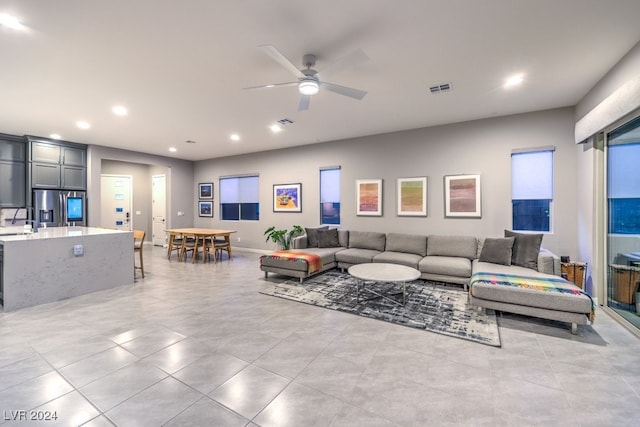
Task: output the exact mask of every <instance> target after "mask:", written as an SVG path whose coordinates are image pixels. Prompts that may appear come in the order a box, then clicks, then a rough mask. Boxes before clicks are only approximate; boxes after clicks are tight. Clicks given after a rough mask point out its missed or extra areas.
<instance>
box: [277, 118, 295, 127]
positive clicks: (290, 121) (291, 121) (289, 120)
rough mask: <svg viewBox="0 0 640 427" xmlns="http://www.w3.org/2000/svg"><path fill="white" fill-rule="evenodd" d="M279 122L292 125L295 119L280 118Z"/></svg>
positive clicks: (283, 124)
mask: <svg viewBox="0 0 640 427" xmlns="http://www.w3.org/2000/svg"><path fill="white" fill-rule="evenodd" d="M278 123H280V124H281V125H282V126H286V125H292V124H293V120H291V119H280V120H278Z"/></svg>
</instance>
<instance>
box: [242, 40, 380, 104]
mask: <svg viewBox="0 0 640 427" xmlns="http://www.w3.org/2000/svg"><path fill="white" fill-rule="evenodd" d="M259 47H260V49H262V50H263V51H264V52H265V53H266V54H267V55H269V56H270V57H271V58H273V59H274V60H275V61H276V62H278V63H279V64H280V65H282V66H283V67H284V68H286V69H287V70H289V71H290V72H291V73H293V75H295V76H296V77H297V78H298V81H295V82H286V83H274V84H268V85H261V86H252V87H246V88H244V89H247V90H253V89H267V88H272V87H281V86H298V92H299V93H300V103H299V104H298V111H304V110H306V109H308V108H309V101H310V100H311V96H313V95H315V94H317V93H318V92H319V91H320V88H322V89H326V90H328V91H331V92H334V93H337V94H340V95H344V96H348V97H350V98H353V99H357V100H358V101H360V100H362V98H364V96H365V95H366V94H367V92H365V91H363V90H359V89H354V88H351V87H346V86H340V85H336V84H333V83H328V82H324V81H322V80H321V78H320V73H318V72H317V71H316V70H314V69H313V68H312V67H314V66H315V65H316V56H315V55H311V54H307V55H304V57H303V58H302V62H303V64H304V66H305V68H303V69H301V70H299V69H298V67H296V66H295V65H294V64H293V63H292V62H291V61H290V60H289V59H288V58H287V57H286V56H284V55H283V54H282V52H280V51H279V50H278V49H276V48H275V47H273V46H271V45H262V46H259ZM368 59H369V58H368V57H367V55H366V54H365V53H364V52H363V51H362V49H357V50H355V51H353V52H351V53H350V54H348V55H346V56H344V57H342V58H340V59H338V60H337V61H335V62H334V63H332V64H331V65H329V66H328V67H327V68H325V69H324V71H323V72H322V75H325V74H330V73H333V72H336V71H338V70H341V69H344V68H347V67H349V66H351V65H354V64H356V63H358V62H363V61H366V60H368Z"/></svg>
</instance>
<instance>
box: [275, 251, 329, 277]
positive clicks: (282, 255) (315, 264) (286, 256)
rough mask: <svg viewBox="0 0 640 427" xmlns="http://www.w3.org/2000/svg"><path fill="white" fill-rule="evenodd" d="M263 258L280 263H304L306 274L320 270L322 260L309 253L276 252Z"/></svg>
mask: <svg viewBox="0 0 640 427" xmlns="http://www.w3.org/2000/svg"><path fill="white" fill-rule="evenodd" d="M264 256H268V257H270V258H275V259H279V260H282V261H293V262H306V263H307V273H308V274H312V273H315V272H316V271H318V270H320V269H321V268H322V260H321V259H320V256H318V255H316V254H312V253H309V252H290V251H276V252H274V253H272V254H271V255H264Z"/></svg>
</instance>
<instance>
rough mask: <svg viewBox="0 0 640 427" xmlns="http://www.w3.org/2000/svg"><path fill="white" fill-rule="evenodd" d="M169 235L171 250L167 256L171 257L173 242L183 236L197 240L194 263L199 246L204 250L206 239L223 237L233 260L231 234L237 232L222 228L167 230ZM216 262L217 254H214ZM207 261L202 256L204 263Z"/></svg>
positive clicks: (192, 260)
mask: <svg viewBox="0 0 640 427" xmlns="http://www.w3.org/2000/svg"><path fill="white" fill-rule="evenodd" d="M166 232H167V233H169V249H168V252H167V256H168V257H171V248H172V247H173V240H174V239H175V238H176V236H182V238H183V239H185V238H188V237H194V238H195V246H194V248H193V250H194V252H193V258H192V259H191V262H194V261H195V259H196V254H197V253H198V246H199V245H202V247H203V249H204V244H205V239H207V238H210V239H212V240H213V239H215V238H216V237H222V238H224V240H225V243H226V244H227V245H228V248H229V259H231V234H233V233H235V232H236V230H224V229H220V228H172V229H170V230H166ZM203 252H204V251H203ZM213 258H214V260H215V253H214V257H213ZM204 261H205V257H204V254H203V256H202V262H204Z"/></svg>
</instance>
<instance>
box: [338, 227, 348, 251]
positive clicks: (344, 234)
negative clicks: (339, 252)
mask: <svg viewBox="0 0 640 427" xmlns="http://www.w3.org/2000/svg"><path fill="white" fill-rule="evenodd" d="M338 242H339V243H340V246H342V247H343V248H348V247H349V230H338Z"/></svg>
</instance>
